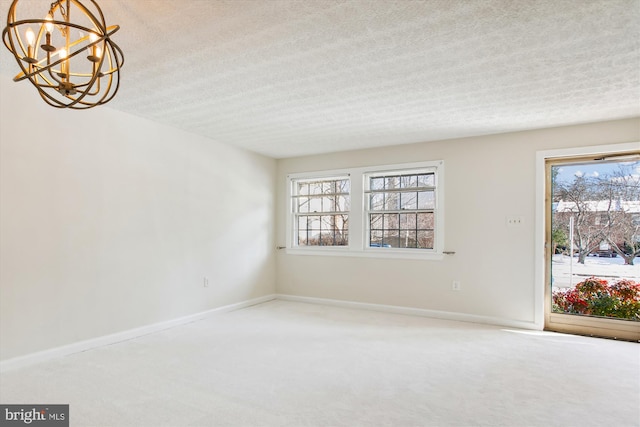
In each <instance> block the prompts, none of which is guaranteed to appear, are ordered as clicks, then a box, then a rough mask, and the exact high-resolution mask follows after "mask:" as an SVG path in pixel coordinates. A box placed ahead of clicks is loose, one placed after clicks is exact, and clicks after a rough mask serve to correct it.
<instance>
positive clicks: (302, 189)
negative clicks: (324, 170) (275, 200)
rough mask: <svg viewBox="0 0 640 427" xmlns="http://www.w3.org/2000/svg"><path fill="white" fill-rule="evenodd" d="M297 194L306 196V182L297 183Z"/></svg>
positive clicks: (307, 186)
mask: <svg viewBox="0 0 640 427" xmlns="http://www.w3.org/2000/svg"><path fill="white" fill-rule="evenodd" d="M298 194H300V195H303V196H306V195H307V194H309V184H307V183H303V182H299V183H298Z"/></svg>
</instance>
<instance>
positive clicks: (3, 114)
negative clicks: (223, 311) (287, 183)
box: [0, 75, 276, 360]
mask: <svg viewBox="0 0 640 427" xmlns="http://www.w3.org/2000/svg"><path fill="white" fill-rule="evenodd" d="M275 168H276V162H275V160H273V159H268V158H266V157H263V156H259V155H255V154H251V153H248V152H246V151H241V150H238V149H234V148H231V147H228V146H225V145H222V144H218V143H215V142H213V141H210V140H207V139H205V138H201V137H198V136H195V135H192V134H189V133H185V132H182V131H179V130H176V129H172V128H169V127H165V126H162V125H158V124H155V123H151V122H149V121H147V120H144V119H141V118H138V117H134V116H131V115H127V114H123V113H120V112H117V111H115V110H112V109H110V108H108V106H104V107H99V108H95V109H93V110H88V111H69V110H58V109H54V108H52V107H49V106H47V105H46V104H45V103H44V102H43V101H41V100H40V98H39V97H38V96H37V94H36V92H35V90H34V89H33V88H32V87H31V85H30V84H29V83H28V82H20V83H14V82H12V81H11V79H10V78H9V77H7V76H4V75H0V337H1V338H0V359H2V360H5V359H8V358H12V357H16V356H20V355H24V354H28V353H31V352H35V351H39V350H43V349H49V348H53V347H57V346H61V345H65V344H69V343H73V342H77V341H81V340H85V339H89V338H94V337H99V336H102V335H105V334H110V333H115V332H118V331H123V330H127V329H131V328H135V327H140V326H144V325H148V324H152V323H155V322H160V321H164V320H169V319H174V318H177V317H181V316H185V315H188V314H193V313H197V312H200V311H204V310H207V309H210V308H215V307H219V306H223V305H227V304H231V303H235V302H239V301H243V300H247V299H250V298H254V297H259V296H263V295H267V294H271V293H273V292H274V291H275V257H274V249H273V248H274V246H275V241H274V231H273V228H274V227H273V223H274V197H275ZM204 276H208V278H209V281H210V286H209V287H208V288H204V287H203V277H204Z"/></svg>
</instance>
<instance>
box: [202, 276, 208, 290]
mask: <svg viewBox="0 0 640 427" xmlns="http://www.w3.org/2000/svg"><path fill="white" fill-rule="evenodd" d="M202 285H203V286H204V287H205V288H208V287H209V278H208V277H205V278H204V280H203V281H202Z"/></svg>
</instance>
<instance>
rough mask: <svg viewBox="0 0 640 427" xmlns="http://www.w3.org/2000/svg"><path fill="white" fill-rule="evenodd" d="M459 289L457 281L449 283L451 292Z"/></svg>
mask: <svg viewBox="0 0 640 427" xmlns="http://www.w3.org/2000/svg"><path fill="white" fill-rule="evenodd" d="M461 289H462V287H461V286H460V281H459V280H454V281H453V282H451V290H452V291H459V290H461Z"/></svg>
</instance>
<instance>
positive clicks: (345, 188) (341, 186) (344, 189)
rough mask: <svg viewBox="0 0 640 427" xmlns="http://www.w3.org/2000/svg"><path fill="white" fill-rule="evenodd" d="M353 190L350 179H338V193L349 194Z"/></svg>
mask: <svg viewBox="0 0 640 427" xmlns="http://www.w3.org/2000/svg"><path fill="white" fill-rule="evenodd" d="M350 191H351V185H350V183H349V180H348V179H340V180H338V181H336V193H339V194H349V192H350Z"/></svg>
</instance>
